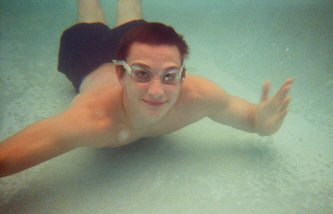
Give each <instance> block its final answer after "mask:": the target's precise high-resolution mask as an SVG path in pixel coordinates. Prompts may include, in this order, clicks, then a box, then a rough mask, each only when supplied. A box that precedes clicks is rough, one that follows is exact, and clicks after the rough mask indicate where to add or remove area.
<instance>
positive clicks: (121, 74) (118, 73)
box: [116, 65, 125, 82]
mask: <svg viewBox="0 0 333 214" xmlns="http://www.w3.org/2000/svg"><path fill="white" fill-rule="evenodd" d="M124 73H125V70H124V68H123V67H122V66H121V65H116V76H117V79H118V81H119V82H121V81H122V80H123V78H124Z"/></svg>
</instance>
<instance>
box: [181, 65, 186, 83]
mask: <svg viewBox="0 0 333 214" xmlns="http://www.w3.org/2000/svg"><path fill="white" fill-rule="evenodd" d="M185 77H186V70H185V68H184V71H183V73H182V76H181V82H183V81H184V79H185Z"/></svg>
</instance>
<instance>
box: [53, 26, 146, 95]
mask: <svg viewBox="0 0 333 214" xmlns="http://www.w3.org/2000/svg"><path fill="white" fill-rule="evenodd" d="M144 23H146V21H144V20H136V21H131V22H128V23H125V24H123V25H121V26H118V27H116V28H113V29H110V28H109V27H108V26H106V25H105V24H102V23H93V24H87V23H80V24H76V25H74V26H72V27H70V28H69V29H67V30H66V31H64V33H63V34H62V36H61V40H60V50H59V59H58V70H59V71H60V72H62V73H64V74H66V76H67V78H68V79H69V80H70V81H71V82H72V83H73V86H74V88H75V90H76V91H77V92H78V91H79V88H80V84H81V82H82V80H83V79H84V77H86V76H87V75H88V74H89V73H91V72H92V71H94V70H95V69H96V68H98V67H99V66H100V65H102V64H104V63H107V62H111V60H112V59H115V54H116V50H117V48H118V45H119V42H120V40H121V38H122V36H123V35H124V34H125V33H126V32H127V31H129V30H131V29H132V28H134V27H136V26H139V25H142V24H144Z"/></svg>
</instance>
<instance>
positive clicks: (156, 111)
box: [141, 103, 170, 122]
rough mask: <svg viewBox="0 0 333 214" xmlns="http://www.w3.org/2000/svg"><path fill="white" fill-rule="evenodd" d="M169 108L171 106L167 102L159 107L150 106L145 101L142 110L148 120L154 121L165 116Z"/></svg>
mask: <svg viewBox="0 0 333 214" xmlns="http://www.w3.org/2000/svg"><path fill="white" fill-rule="evenodd" d="M169 109H170V106H169V105H168V103H165V104H163V105H162V106H158V107H156V106H149V105H147V104H145V103H144V104H143V106H142V111H141V112H142V113H143V114H144V115H145V116H146V118H147V120H149V121H151V122H154V121H157V120H160V119H161V118H163V117H164V116H165V115H166V113H167V112H168V110H169Z"/></svg>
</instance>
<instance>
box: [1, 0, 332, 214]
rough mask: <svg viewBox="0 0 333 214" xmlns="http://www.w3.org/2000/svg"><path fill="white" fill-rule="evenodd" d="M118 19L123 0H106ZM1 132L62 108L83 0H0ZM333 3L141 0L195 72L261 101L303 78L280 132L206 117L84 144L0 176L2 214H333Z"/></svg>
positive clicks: (69, 91) (306, 0)
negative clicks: (66, 63) (65, 62)
mask: <svg viewBox="0 0 333 214" xmlns="http://www.w3.org/2000/svg"><path fill="white" fill-rule="evenodd" d="M102 4H103V7H104V8H105V10H104V11H105V13H106V16H107V19H108V20H109V21H110V22H109V24H110V25H112V24H113V23H114V18H115V14H114V9H113V8H114V7H115V1H106V0H105V1H102ZM0 8H1V13H0V23H1V25H0V27H1V28H0V30H1V32H0V101H1V102H0V139H4V138H6V137H8V136H9V135H11V134H13V133H15V132H17V131H19V130H20V129H22V128H23V127H25V126H27V125H28V124H30V123H32V122H34V121H36V120H40V119H42V118H45V117H47V116H50V115H52V114H55V113H57V112H61V111H63V110H64V109H65V108H66V106H67V105H68V104H69V103H70V102H71V99H72V98H73V96H74V95H75V93H74V90H73V88H72V86H71V84H70V83H69V82H68V81H67V79H66V78H65V77H64V76H63V75H62V74H61V73H59V72H57V69H56V68H57V54H58V44H59V38H60V36H61V33H62V31H63V30H64V29H65V28H67V27H69V26H71V25H72V24H74V21H75V18H76V5H75V1H51V0H45V1H23V0H18V1H10V0H4V1H1V2H0ZM332 9H333V1H330V0H326V1H325V0H318V1H310V0H304V1H298V0H297V1H264V0H255V1H229V2H224V1H218V0H211V1H200V0H190V1H171V0H170V1H164V2H162V1H153V0H145V1H143V10H144V16H145V18H146V19H147V20H148V21H159V22H163V23H166V24H170V25H172V26H174V27H175V29H176V30H177V31H179V32H181V33H182V34H183V35H184V37H185V39H186V40H187V41H188V43H189V46H190V57H189V59H188V60H187V61H186V67H187V68H188V70H189V72H191V73H193V74H197V75H202V76H205V77H207V78H209V79H211V80H213V81H215V82H216V83H218V84H219V85H220V86H221V87H223V88H224V89H225V90H226V91H228V92H229V93H232V94H234V95H237V96H240V97H243V98H246V99H247V100H249V101H251V102H257V101H258V100H259V97H260V92H261V84H262V82H263V81H264V80H266V79H269V80H271V82H272V84H273V88H272V89H273V90H274V91H276V90H277V89H278V86H279V85H280V84H281V83H282V82H283V81H284V80H285V79H287V78H288V77H290V76H291V77H294V78H295V84H294V87H293V89H292V96H293V101H292V104H291V107H290V113H289V115H288V117H287V118H286V120H285V123H284V124H283V126H282V128H281V130H280V131H279V132H278V133H276V134H275V135H273V136H271V137H259V136H258V135H256V134H249V133H244V132H242V131H238V130H235V129H232V128H230V127H226V126H223V125H220V124H216V123H214V122H213V121H211V120H209V119H204V120H202V121H199V122H197V123H195V124H193V125H190V126H188V127H186V128H184V129H181V130H179V131H177V132H175V133H172V134H169V135H167V136H162V137H158V138H153V139H145V140H141V141H139V142H137V143H135V144H132V145H129V146H126V147H123V148H119V149H88V148H81V149H77V150H74V151H72V152H69V153H66V154H64V155H62V156H59V157H57V158H54V159H52V160H50V161H47V162H45V163H43V164H41V165H38V166H36V167H33V168H30V169H28V170H26V171H23V172H21V173H18V174H15V175H12V176H9V177H5V178H1V179H0V213H122V214H124V213H145V214H147V213H159V214H162V213H185V214H187V213H200V214H201V213H318V214H319V213H333V96H332V94H333V60H332V59H333V48H332V47H333V36H332V35H333V12H332V11H333V10H332Z"/></svg>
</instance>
